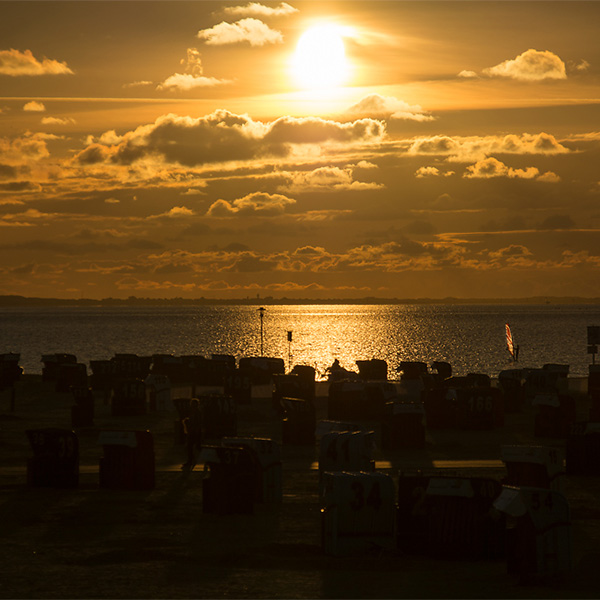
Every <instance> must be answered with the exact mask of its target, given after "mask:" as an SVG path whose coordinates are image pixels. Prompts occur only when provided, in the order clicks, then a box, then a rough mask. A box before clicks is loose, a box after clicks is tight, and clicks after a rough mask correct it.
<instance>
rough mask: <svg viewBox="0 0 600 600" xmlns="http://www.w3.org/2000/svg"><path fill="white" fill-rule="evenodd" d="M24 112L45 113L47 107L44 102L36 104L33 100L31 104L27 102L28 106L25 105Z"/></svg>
mask: <svg viewBox="0 0 600 600" xmlns="http://www.w3.org/2000/svg"><path fill="white" fill-rule="evenodd" d="M23 110H24V111H25V112H44V111H45V110H46V107H45V106H44V104H43V103H42V102H36V101H35V100H32V101H31V102H27V104H24V105H23Z"/></svg>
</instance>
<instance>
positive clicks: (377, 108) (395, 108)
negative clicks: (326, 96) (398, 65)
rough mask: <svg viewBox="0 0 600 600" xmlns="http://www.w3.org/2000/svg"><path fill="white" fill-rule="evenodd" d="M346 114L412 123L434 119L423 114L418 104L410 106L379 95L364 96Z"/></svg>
mask: <svg viewBox="0 0 600 600" xmlns="http://www.w3.org/2000/svg"><path fill="white" fill-rule="evenodd" d="M347 112H348V113H350V114H355V115H363V116H364V115H369V116H372V117H385V118H389V119H407V120H412V121H433V120H434V119H435V117H433V116H432V115H429V114H427V113H426V112H424V111H423V109H422V108H421V106H419V105H418V104H414V105H410V104H408V103H407V102H404V101H403V100H398V98H394V97H392V96H380V95H379V94H369V95H368V96H365V97H364V98H363V99H362V100H361V101H360V102H358V103H357V104H354V105H353V106H351V107H350V108H349V109H348V110H347Z"/></svg>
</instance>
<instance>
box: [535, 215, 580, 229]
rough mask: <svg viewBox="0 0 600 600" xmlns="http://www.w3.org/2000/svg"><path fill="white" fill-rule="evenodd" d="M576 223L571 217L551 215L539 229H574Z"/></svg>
mask: <svg viewBox="0 0 600 600" xmlns="http://www.w3.org/2000/svg"><path fill="white" fill-rule="evenodd" d="M574 228H575V221H573V219H572V218H571V217H570V216H569V215H551V216H549V217H546V218H545V219H544V221H543V222H542V223H541V224H540V226H539V227H538V229H546V230H548V229H551V230H556V229H559V230H560V229H574Z"/></svg>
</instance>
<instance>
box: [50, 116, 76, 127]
mask: <svg viewBox="0 0 600 600" xmlns="http://www.w3.org/2000/svg"><path fill="white" fill-rule="evenodd" d="M70 123H75V119H72V118H71V117H43V118H42V124H43V125H69V124H70Z"/></svg>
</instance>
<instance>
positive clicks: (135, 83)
mask: <svg viewBox="0 0 600 600" xmlns="http://www.w3.org/2000/svg"><path fill="white" fill-rule="evenodd" d="M148 85H154V82H153V81H132V82H131V83H124V84H123V87H124V88H125V89H127V88H136V87H145V86H148Z"/></svg>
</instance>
